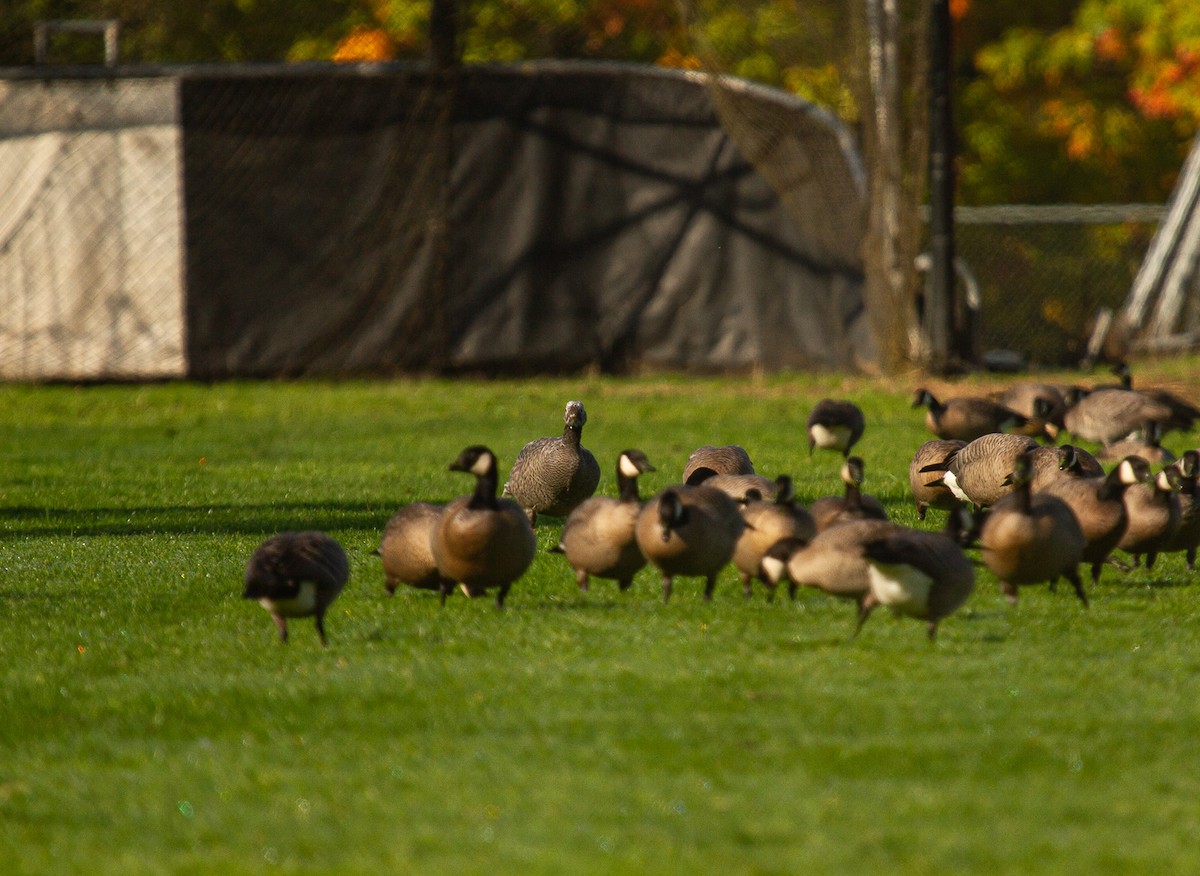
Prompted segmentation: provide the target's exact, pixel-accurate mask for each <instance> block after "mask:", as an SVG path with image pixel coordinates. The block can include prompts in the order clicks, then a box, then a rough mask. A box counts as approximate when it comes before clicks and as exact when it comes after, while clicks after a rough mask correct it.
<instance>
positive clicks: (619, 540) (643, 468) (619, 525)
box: [551, 449, 656, 591]
mask: <svg viewBox="0 0 1200 876" xmlns="http://www.w3.org/2000/svg"><path fill="white" fill-rule="evenodd" d="M648 471H656V469H655V468H654V466H653V465H651V463H650V460H649V459H647V458H646V454H644V453H642V451H640V450H633V449H630V450H623V451H621V453H620V454H619V455H618V456H617V490H618V493H619V497H618V498H616V499H613V498H611V497H609V496H592V497H591V498H590V499H587V500H586V501H584V502H583V504H581V505H580V506H579V507H578V508H576V509H575V510H574V511H572V512H571V514H570V516H568V517H567V520H566V522H565V523H564V524H563V528H562V535H561V536H560V538H559V541H558V546H557V547H554V548H551V551H552V552H554V553H561V554H564V555H565V556H566V558H567V562H568V563H569V564H570V565H571V568H572V569H574V570H575V578H576V580H577V581H578V582H579V589H580V590H587V589H588V578H589V576H595V577H597V578H609V579H612V580H615V581H616V582H617V586H618V587H619V588H620V589H621V590H622V591H625V590H628V589H629V587H630V585H632V584H633V576H634V575H636V574H637V572H638V571H639V570H640V569H641V568H642V567H643V566H645V565H646V558H645V557H644V556H643V555H642V551H641V549H640V548H639V547H638V545H637V536H636V534H635V530H636V528H637V518H638V513H639V512H640V511H641V510H642V501H641V497H640V496H639V495H638V480H637V479H638V475H640V474H642V473H644V472H648Z"/></svg>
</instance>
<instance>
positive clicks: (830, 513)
mask: <svg viewBox="0 0 1200 876" xmlns="http://www.w3.org/2000/svg"><path fill="white" fill-rule="evenodd" d="M841 477H842V483H843V484H844V485H845V487H846V490H845V493H844V494H843V495H841V496H822V497H821V498H819V499H815V500H814V501H813V502H812V503H811V504H810V505H809V506H808V512H809V514H811V515H812V518H813V522H814V523H815V524H816V526H817V532H824V531H825V530H826V529H829V528H830V527H831V526H837V525H839V524H841V523H845V522H846V521H847V520H863V519H874V520H887V519H888V515H887V511H886V510H884V507H883V503H882V502H880V501H879V500H878V499H876V498H875V497H874V496H869V495H865V494H864V493H863V492H862V482H863V477H864V472H863V461H862V458H861V457H858V456H851V457H847V459H846V461H845V462H843V463H842V471H841Z"/></svg>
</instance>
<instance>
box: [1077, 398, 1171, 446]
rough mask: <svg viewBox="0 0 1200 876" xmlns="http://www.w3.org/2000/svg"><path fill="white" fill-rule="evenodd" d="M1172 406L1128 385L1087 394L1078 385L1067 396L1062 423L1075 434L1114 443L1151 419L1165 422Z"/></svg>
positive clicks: (1091, 439) (1101, 442)
mask: <svg viewBox="0 0 1200 876" xmlns="http://www.w3.org/2000/svg"><path fill="white" fill-rule="evenodd" d="M1170 415H1171V409H1170V408H1168V407H1167V406H1166V405H1164V404H1161V403H1159V402H1156V401H1154V400H1152V399H1150V398H1147V397H1146V396H1144V395H1141V394H1140V393H1136V392H1132V391H1131V390H1127V389H1101V390H1096V391H1094V392H1089V393H1087V394H1086V395H1085V394H1084V393H1083V392H1082V391H1081V390H1080V389H1079V388H1078V387H1075V388H1073V389H1072V390H1071V392H1070V393H1069V394H1068V396H1067V412H1066V414H1065V415H1064V416H1063V425H1064V426H1065V427H1066V430H1067V431H1068V432H1070V433H1071V434H1072V435H1074V436H1075V437H1076V438H1082V439H1084V440H1085V441H1094V442H1095V443H1097V444H1113V443H1115V442H1117V441H1119V440H1121V439H1122V438H1125V437H1126V436H1128V435H1130V434H1132V433H1133V432H1136V431H1137V430H1138V429H1140V428H1142V426H1143V425H1144V424H1145V423H1147V422H1149V421H1151V420H1156V421H1158V422H1166V420H1167V419H1168V418H1169V417H1170Z"/></svg>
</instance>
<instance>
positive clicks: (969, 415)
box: [912, 388, 1028, 441]
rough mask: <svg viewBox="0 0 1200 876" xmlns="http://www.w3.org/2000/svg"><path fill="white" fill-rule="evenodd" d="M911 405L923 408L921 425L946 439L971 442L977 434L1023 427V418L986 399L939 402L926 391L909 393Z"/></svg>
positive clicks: (954, 399)
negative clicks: (923, 424) (911, 395)
mask: <svg viewBox="0 0 1200 876" xmlns="http://www.w3.org/2000/svg"><path fill="white" fill-rule="evenodd" d="M912 406H913V407H914V408H919V407H921V406H924V407H925V408H927V410H926V412H925V425H926V427H928V429H929V431H930V432H932V433H933V434H934V435H936V436H937V437H939V438H944V439H946V440H953V439H958V440H960V441H974V440H975V439H976V438H978V437H980V436H981V435H987V434H989V433H991V432H1003V431H1004V430H1006V429H1011V428H1013V427H1016V426H1025V425H1026V424H1027V422H1028V421H1027V419H1026V418H1025V417H1023V416H1021V415H1020V414H1018V413H1017V412H1016V411H1013V410H1011V409H1009V408H1006V407H1004V405H1001V404H997V403H996V402H994V401H991V400H990V399H986V398H973V397H966V396H964V397H959V398H948V399H946V401H944V402H940V401H938V400H937V398H935V397H934V395H933V393H931V392H930V391H929V390H928V389H924V388H921V389H918V390H917V391H916V392H915V393H914V394H913V402H912Z"/></svg>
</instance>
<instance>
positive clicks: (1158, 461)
mask: <svg viewBox="0 0 1200 876" xmlns="http://www.w3.org/2000/svg"><path fill="white" fill-rule="evenodd" d="M1162 436H1163V427H1162V424H1161V423H1158V422H1156V421H1154V420H1151V421H1150V422H1149V423H1146V425H1145V426H1143V427H1142V434H1141V437H1138V438H1124V439H1122V440H1120V441H1118V442H1117V443H1116V444H1109V445H1107V446H1105V447H1101V448H1100V450H1099V451H1098V452H1097V453H1096V458H1097V459H1099V460H1101V461H1103V462H1116V461H1117V460H1118V459H1124V458H1125V457H1126V456H1140V457H1141V458H1142V459H1144V460H1146V462H1148V463H1150V464H1151V465H1168V464H1170V463H1172V462H1174V461H1175V454H1174V453H1172V452H1171V451H1170V450H1167V448H1165V447H1163V446H1162Z"/></svg>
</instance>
